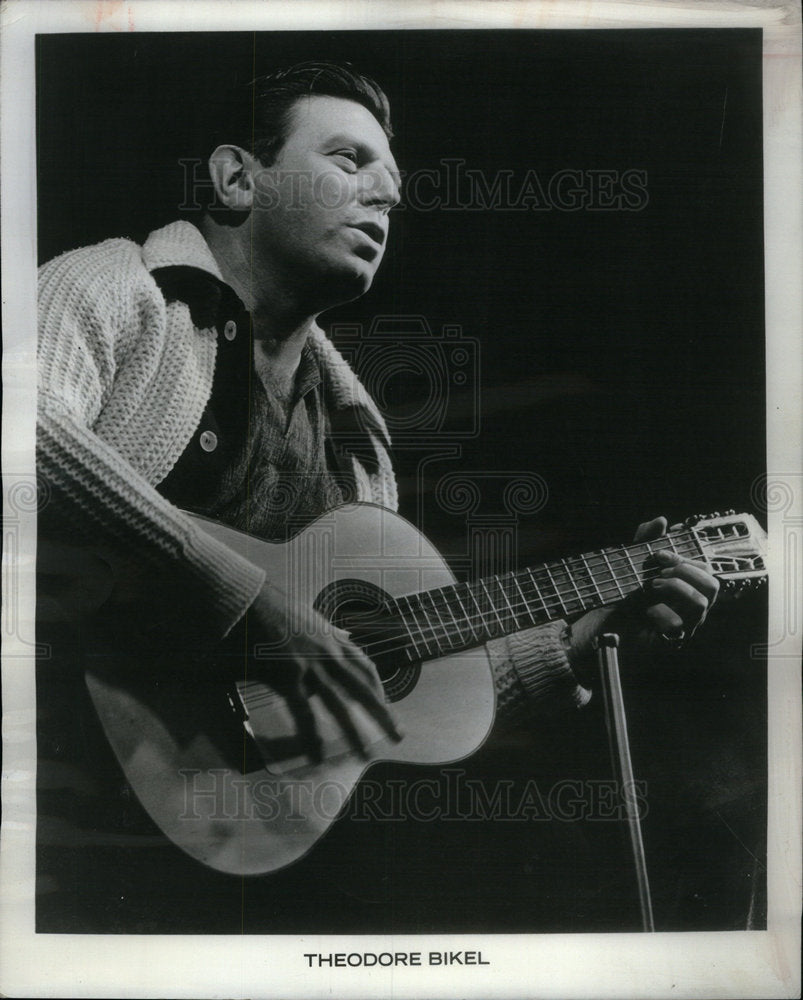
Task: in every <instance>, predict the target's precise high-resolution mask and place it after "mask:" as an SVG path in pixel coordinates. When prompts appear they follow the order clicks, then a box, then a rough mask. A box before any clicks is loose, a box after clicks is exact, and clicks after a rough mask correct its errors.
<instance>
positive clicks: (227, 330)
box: [223, 319, 237, 340]
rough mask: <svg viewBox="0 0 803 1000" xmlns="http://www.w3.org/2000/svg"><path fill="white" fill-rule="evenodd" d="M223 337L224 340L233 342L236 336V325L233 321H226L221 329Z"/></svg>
mask: <svg viewBox="0 0 803 1000" xmlns="http://www.w3.org/2000/svg"><path fill="white" fill-rule="evenodd" d="M223 336H224V337H225V338H226V340H234V338H235V337H236V336H237V324H236V323H235V322H234V320H233V319H230V320H227V321H226V325H225V326H224V327H223Z"/></svg>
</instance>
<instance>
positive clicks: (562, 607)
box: [544, 563, 569, 614]
mask: <svg viewBox="0 0 803 1000" xmlns="http://www.w3.org/2000/svg"><path fill="white" fill-rule="evenodd" d="M544 569H545V570H546V574H547V576H548V577H549V582H550V583H551V584H552V586H553V588H554V590H555V596H556V597H557V599H558V604H560V606H561V609H562V610H563V613H564V614H568V611H569V609H568V608H567V607H566V605H565V604H564V603H563V598H562V597H561V596H560V591H559V590H558V585H557V584H556V583H555V577H554V576H553V575H552V571H551V570H550V568H549V566H548V565H547V564H546V563H544Z"/></svg>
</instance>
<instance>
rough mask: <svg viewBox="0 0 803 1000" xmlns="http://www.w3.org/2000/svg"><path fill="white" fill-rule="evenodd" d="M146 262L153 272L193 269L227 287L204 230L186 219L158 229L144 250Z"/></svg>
mask: <svg viewBox="0 0 803 1000" xmlns="http://www.w3.org/2000/svg"><path fill="white" fill-rule="evenodd" d="M142 262H143V264H144V265H145V267H146V268H147V269H148V270H149V271H156V270H159V269H160V268H163V267H192V268H195V269H196V270H199V271H205V272H206V273H207V274H211V275H212V277H213V278H216V279H217V280H218V281H220V282H222V283H223V284H225V282H224V281H223V275H222V274H221V273H220V268H219V267H218V266H217V261H216V260H215V258H214V256H213V254H212V251H211V250H210V249H209V244H208V243H207V242H206V240H205V239H204V238H203V236H202V235H201V231H200V230H199V229H198V228H197V227H195V226H194V225H193V224H192V223H191V222H186V221H184V220H179V221H177V222H171V223H170V224H169V225H167V226H162V228H161V229H154V231H153V232H152V233H151V234H150V235H149V236H148V238H147V239H146V240H145V243H144V245H143V247H142Z"/></svg>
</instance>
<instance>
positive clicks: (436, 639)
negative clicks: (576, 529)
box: [241, 534, 700, 705]
mask: <svg viewBox="0 0 803 1000" xmlns="http://www.w3.org/2000/svg"><path fill="white" fill-rule="evenodd" d="M662 540H664V541H665V544H664V545H660V542H661V541H662ZM678 540H680V547H679V546H677V545H676V544H674V543H675V542H676V541H678ZM684 546H685V547H687V548H688V547H689V546H691V550H690V552H689V553H688V554H695V555H699V554H700V547H699V545H698V544H697V542H696V539H695V538H694V537H693V536H689V537H688V538H685V539H683V538H681V537H680V534H678V535H675V536H664V538H663V539H656V540H655V541H654V542H649V543H648V542H645V543H637V544H636V545H632V546H629V547H624V546H622V547H620V548H616V549H608V550H602V551H600V552H594V553H585V554H582V555H580V556H573V557H570V558H569V559H567V560H561V562H560V563H550V564H548V565H549V566H551V567H552V568H554V569H556V570H557V569H561V568H562V572H564V573H565V574H566V575H567V577H570V568H571V564H572V563H574V562H582V563H583V564H584V568H585V571H586V573H587V574H588V575H589V578H590V580H591V586H593V588H594V589H595V590H596V591H597V594H598V595H599V596H600V598H601V599H602V604H601V605H600V604H594V603H592V604H590V605H588V606H587V607H586V606H585V604H584V600H583V598H582V597H581V595H580V589H586V588H587V587H588V586H589V585H588V584H585V583H581V584H580V588H578V587H577V585H576V584H575V583H574V582H573V581H572V587H573V589H574V590H575V591H576V593H577V597H574V598H572V599H573V600H575V601H577V602H578V603H579V604H580V607H579V608H578V609H577V610H580V611H586V610H590V609H591V608H593V607H599V606H604V605H605V604H608V603H615V601H608V600H607V598H603V594H602V590H601V589H600V587H599V586H597V584H596V583H595V581H594V580H593V577H592V574H591V572H590V571H591V569H592V568H593V567H592V566H591V564H590V562H589V560H592V559H597V560H600V559H601V558H602V553H603V551H604V552H605V554H606V556H608V557H610V556H613V557H614V559H617V558H618V560H619V562H620V563H623V564H627V563H630V564H631V565H633V563H632V560H631V559H630V552H631V551H633V550H634V549H636V548H642V549H643V552H642V555H644V556H645V557H646V556H649V555H651V554H652V553H653V547H655V548H657V549H658V551H666V550H667V549H668V548H671V549H672V550H673V551H675V552H677V553H678V554H683V553H682V552H681V548H682V547H684ZM605 562H606V563H607V564H608V565H609V566H611V565H612V564H611V563H610V560H609V559H607V558H606V559H605ZM546 569H547V565H545V566H542V567H536V568H534V569H526V570H522V571H519V572H518V573H514V572H511V573H507V574H504V575H503V576H502V577H498V576H496V577H494V578H493V579H494V580H495V582H496V583H497V584H498V586H499V587H500V590H501V591H502V594H503V596H504V597H505V601H506V603H507V605H508V607H509V608H510V610H511V614H510V616H508V615H507V613H505V612H503V616H504V617H505V618H507V619H508V621H509V622H512V623H513V624H514V625H515V626H516V629H515V630H519V629H521V628H522V626H521V625H520V623H519V622H518V620H517V615H518V614H520V613H521V611H517V610H516V609H524V610H525V611H526V612H527V614H528V615H529V616H530V617H531V618H532V613H531V610H530V605H531V602H527V601H526V600H525V601H520V600H519V599H518V598H516V597H515V595H513V594H512V593H511V594H508V593H507V592H506V591H505V586H506V584H505V582H503V581H505V580H507V581H508V582H513V583H515V584H516V587H517V588H518V589H519V590H520V589H521V588H520V586H519V583H518V577H519V576H521V575H522V574H525V573H526V574H528V575H533V574H534V573H540V574H542V577H543V573H544V571H545V570H546ZM659 574H660V570H655V571H650V570H643V571H642V574H641V576H640V575H639V573H638V571H636V570H635V567H634V569H633V570H630V571H628V572H627V573H625V574H623V575H622V576H621V577H620V578H621V579H623V580H624V581H625V586H627V587H633V583H631V582H628V581H631V580H632V581H635V583H636V586H635V587H633V589H632V590H631V591H630V592H631V593H632V592H635V590H637V589H638V588H639V586H640V585H641V582H642V581H644V582H646V581H649V580H652V579H655V578H656V577H657V576H658V575H659ZM549 575H550V577H551V576H552V574H549ZM611 576H612V579H611V581H610V582H605V581H600V583H601V585H602V587H603V588H605V589H610V588H611V587H613V588H614V590H615V591H616V592H618V597H624V596H626V595H625V594H624V593H623V592H622V587H621V586H619V584H618V582H617V581H616V579H615V578H614V577H613V574H611ZM489 579H490V578H489ZM525 582H526V581H525ZM542 582H544V581H543V579H542ZM553 582H554V581H553ZM475 585H476V582H475ZM483 587H484V585H483ZM460 588H463V589H464V590H467V591H468V592H469V593H470V595H471V596H472V598H473V599H474V600H475V603H476V604H477V607H478V610H479V614H478V615H477V614H472V615H468V614H465V612H463V614H462V618H463V620H464V621H466V623H467V624H468V625H469V627H470V628H471V629H472V642H470V643H466V640H465V637H464V636H463V634H462V632H461V631H460V628H459V627H458V624H457V622H456V621H455V632H454V633H453V634H450V632H449V627H448V626H447V625H445V624H441V626H440V630H441V631H442V635H439V629H438V627H436V626H432V625H430V624H428V625H427V626H422V625H421V623H420V622H419V621H418V619H417V618H416V617H415V611H414V609H413V608H412V605H411V601H410V597H405V598H404V599H405V600H406V601H407V603H408V606H409V607H410V608H411V612H412V613H413V616H414V617H413V622H412V624H413V625H414V626H415V628H416V630H417V632H418V633H419V641H420V642H421V644H422V645H424V646H425V647H428V646H429V645H430V644H432V645H434V646H435V647H436V651H437V652H441V648H440V645H441V641H442V640H443V639H445V640H447V641H450V639H451V638H452V637H454V638H457V639H458V640H459V643H460V646H461V647H463V648H466V647H467V646H471V645H472V644H473V643H474V641H475V640H476V638H477V636H476V632H475V630H474V628H473V625H474V623H475V622H477V621H479V622H481V623H482V626H483V628H484V630H485V632H486V633H488V636H487V637H488V638H494V634H493V633H494V631H495V629H490V628H489V627H488V621H487V619H488V618H489V617H491V616H493V617H495V618H496V619H497V622H498V623H499V625H500V626H502V630H503V634H506V629H505V626H504V623H503V621H502V619H501V618H500V615H499V613H498V609H495V608H494V609H491V610H489V611H488V612H484V611H483V610H482V608H481V607H480V605H479V603H478V602H477V601H476V595H475V594H474V592H473V591H472V590H471V584H469V583H463V584H456V585H455V584H451V585H448V586H447V587H441V588H436V589H435V590H433V591H424V592H422V594H416V595H411V596H412V597H413V598H417V599H419V603H420V600H421V599H423V597H424V596H427V597H429V599H430V602H431V603H432V604H433V607H434V608H435V610H436V613H437V606H436V602H435V597H434V595H435V594H437V593H439V592H441V594H442V597H443V598H444V603H443V604H442V605H441V608H442V610H443V611H445V612H446V613H447V614H449V615H450V616H452V617H453V612H452V609H451V608H450V607H449V604H448V597H446V594H445V591H446V590H450V591H452V592H453V593H454V594H455V596H456V597H457V599H458V602H459V603H460V604H461V607H462V602H461V601H460V600H459V595H458V591H459V589H460ZM484 589H485V590H486V593H487V587H484ZM554 589H555V594H554V595H550V596H549V598H548V599H549V602H550V604H551V607H550V605H548V604H547V601H546V600H545V599H544V597H543V595H541V594H538V601H539V603H540V604H541V605H542V606H543V611H544V613H546V614H547V615H552V613H553V612H557V613H558V614H560V613H569V612H570V609H569V607H568V606H567V605H566V603H565V602H564V601H563V600H562V599H561V596H560V590H559V588H558V586H557V585H556V586H555V588H554ZM480 596H481V595H480ZM522 596H524V595H522ZM510 597H513V602H511V600H510V599H509V598H510ZM488 598H489V603H490V602H492V598H491V595H490V594H488ZM393 603H394V604H396V605H397V608H398V600H397V599H393ZM398 610H399V614H400V616H401V617H403V618H404V624H405V625H406V626H408V628H409V624H410V623H409V621H408V619H407V616H406V615H404V613H403V612H401V609H398ZM421 610H422V612H424V613H425V614H426V609H425V608H424V607H423V605H421ZM571 613H574V612H573V611H572V612H571ZM439 617H440V615H439ZM441 621H442V620H441ZM532 624H533V625H537V624H543V622H542V623H538V622H536V621H535V620H533V621H532ZM524 627H527V626H524ZM426 633H430V638H429V639H427V638H426ZM412 641H413V645H414V646H416V654H417V655H418V649H417V645H416V643H415V639H413V640H412ZM386 643H395V645H394V644H391V645H388V646H386V648H384V649H383V648H382V646H383V645H384V644H386ZM450 645H451V646H452V648H453V649H454V646H453V645H452V644H451V642H450ZM409 646H410V643H409V642H404V643H402V644H398V642H397V641H396V639H395V638H393V639H382V640H376V641H375V642H373V643H368V644H366V645H364V646H362V647H361V648H362V649H363V651H364V652H365V653H366V655H369V656H372V657H376V656H378V655H388V654H390V653H393V652H401V651H403V650H407V649H409ZM426 652H427V654H428V655H431V653H430V651H429V649H428V648H427V649H426ZM447 652H448V650H447ZM252 683H253V684H255V685H256V686H257V687H259V688H260V689H261V690H262V691H264V690H265V689H264V686H263V685H262V684H261V682H252ZM245 686H246V685H241V687H245ZM274 697H275V696H273V695H272V693H271V692H266V693H265V699H264V700H265V701H269V700H272V699H273V698H274ZM261 700H262V699H261V698H260V696H251V697H250V698H249V700H248V703H249V704H250V705H257V704H259V703H260V702H261Z"/></svg>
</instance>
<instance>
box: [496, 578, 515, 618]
mask: <svg viewBox="0 0 803 1000" xmlns="http://www.w3.org/2000/svg"><path fill="white" fill-rule="evenodd" d="M494 580H496V585H497V587H499V589H500V590H501V591H502V597H504V599H505V604H507V606H508V608H509V610H510V617H511V618H512V619H513V624H514V625H515V626H516V628H519V621H518V618H516V612H515V611H514V610H513V605H512V604H511V603H510V601H509V600H508V596H507V592H506V590H505V587H504V584H503V583H502V581H501V580H500V579H499V577H498V576H497V575H496V574H494Z"/></svg>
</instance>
